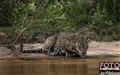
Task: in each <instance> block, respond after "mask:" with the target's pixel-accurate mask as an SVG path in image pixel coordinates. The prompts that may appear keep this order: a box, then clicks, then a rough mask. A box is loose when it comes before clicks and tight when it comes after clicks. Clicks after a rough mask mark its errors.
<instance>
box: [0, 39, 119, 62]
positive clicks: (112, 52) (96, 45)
mask: <svg viewBox="0 0 120 75" xmlns="http://www.w3.org/2000/svg"><path fill="white" fill-rule="evenodd" d="M41 46H42V45H41V44H24V49H40V48H41ZM16 48H19V45H16ZM110 56H111V57H120V42H95V41H92V42H90V43H89V49H88V51H87V58H93V57H94V58H97V57H110ZM42 58H45V59H58V58H65V57H63V56H50V55H46V54H43V53H21V54H19V55H18V56H17V57H15V56H14V54H13V53H11V50H10V49H8V48H5V47H2V46H1V47H0V59H1V60H5V59H6V60H7V59H42ZM74 58H79V57H74Z"/></svg>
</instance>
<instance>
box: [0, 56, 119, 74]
mask: <svg viewBox="0 0 120 75" xmlns="http://www.w3.org/2000/svg"><path fill="white" fill-rule="evenodd" d="M103 61H106V62H112V61H113V62H115V61H117V62H118V61H119V62H120V57H97V58H96V57H89V58H86V59H80V58H69V59H68V58H67V59H66V58H58V59H39V60H31V59H30V60H23V59H19V60H17V59H16V60H0V75H99V62H103Z"/></svg>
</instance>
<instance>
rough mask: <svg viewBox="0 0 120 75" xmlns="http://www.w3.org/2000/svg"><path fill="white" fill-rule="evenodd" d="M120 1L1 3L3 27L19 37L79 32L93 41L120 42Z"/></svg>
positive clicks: (27, 0)
mask: <svg viewBox="0 0 120 75" xmlns="http://www.w3.org/2000/svg"><path fill="white" fill-rule="evenodd" d="M119 13H120V3H119V0H1V1H0V27H1V29H2V32H5V33H6V34H10V36H11V37H13V38H15V37H16V35H18V33H20V31H21V30H22V29H23V28H25V27H27V26H28V28H27V30H26V31H25V33H24V37H26V38H27V37H29V36H30V35H31V33H32V32H33V31H34V32H46V31H54V32H62V31H65V32H79V31H81V30H84V29H85V28H87V29H89V30H84V32H85V33H90V34H88V36H89V38H90V39H93V40H99V41H102V40H103V41H112V40H120V18H119V17H120V14H119Z"/></svg>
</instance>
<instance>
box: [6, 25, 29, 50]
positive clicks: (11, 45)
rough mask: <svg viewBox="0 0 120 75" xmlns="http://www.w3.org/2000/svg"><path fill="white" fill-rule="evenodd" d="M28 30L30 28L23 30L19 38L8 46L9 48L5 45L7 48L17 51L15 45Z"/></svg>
mask: <svg viewBox="0 0 120 75" xmlns="http://www.w3.org/2000/svg"><path fill="white" fill-rule="evenodd" d="M27 28H28V26H27V27H26V28H24V29H22V30H21V32H20V33H19V35H18V36H17V38H16V39H15V41H14V42H13V43H12V44H10V45H7V46H6V45H5V47H7V48H9V49H11V50H15V46H14V45H15V43H16V42H17V41H18V40H19V39H20V38H21V36H22V35H23V33H24V32H25V30H26V29H27Z"/></svg>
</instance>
